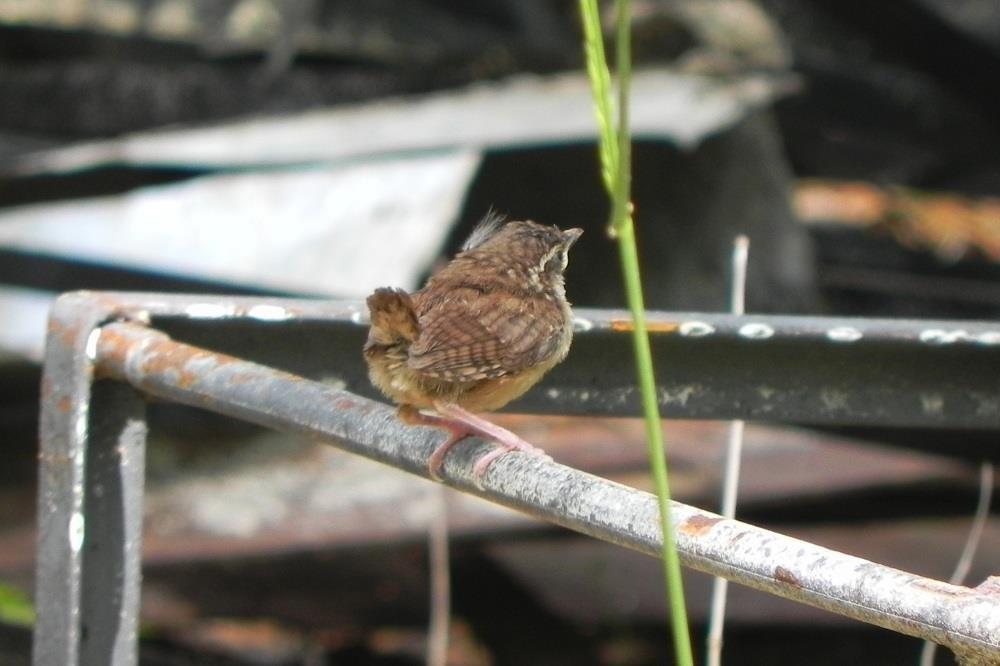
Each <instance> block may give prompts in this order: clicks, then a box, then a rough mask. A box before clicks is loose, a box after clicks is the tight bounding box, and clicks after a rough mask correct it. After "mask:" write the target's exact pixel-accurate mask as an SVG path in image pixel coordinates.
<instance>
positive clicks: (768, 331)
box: [739, 322, 774, 340]
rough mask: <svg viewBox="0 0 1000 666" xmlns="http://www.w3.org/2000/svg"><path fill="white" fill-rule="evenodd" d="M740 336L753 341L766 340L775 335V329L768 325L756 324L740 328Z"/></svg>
mask: <svg viewBox="0 0 1000 666" xmlns="http://www.w3.org/2000/svg"><path fill="white" fill-rule="evenodd" d="M739 334H740V335H741V336H743V337H744V338H749V339H751V340H766V339H767V338H770V337H771V336H773V335H774V329H773V328H771V327H770V326H768V325H767V324H762V323H758V322H754V323H750V324H744V325H743V326H740V330H739Z"/></svg>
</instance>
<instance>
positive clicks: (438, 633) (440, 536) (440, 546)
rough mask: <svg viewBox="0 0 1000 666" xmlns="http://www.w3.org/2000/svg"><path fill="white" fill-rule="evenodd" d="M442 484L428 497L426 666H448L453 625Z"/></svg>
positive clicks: (428, 494) (437, 485)
mask: <svg viewBox="0 0 1000 666" xmlns="http://www.w3.org/2000/svg"><path fill="white" fill-rule="evenodd" d="M446 492H447V491H446V489H445V488H444V486H441V485H440V484H434V488H431V490H430V491H429V492H428V493H427V508H428V511H427V517H428V529H427V558H428V560H429V562H430V592H431V598H430V607H431V611H430V616H431V617H430V622H429V623H428V627H427V666H445V665H446V664H447V662H448V629H449V626H450V624H451V572H450V569H451V565H450V559H451V557H450V553H449V543H448V502H447V501H446V500H447V498H446V497H445V493H446Z"/></svg>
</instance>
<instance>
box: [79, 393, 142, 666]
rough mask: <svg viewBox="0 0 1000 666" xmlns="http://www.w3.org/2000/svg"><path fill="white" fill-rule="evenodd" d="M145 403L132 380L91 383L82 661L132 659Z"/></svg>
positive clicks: (123, 663)
mask: <svg viewBox="0 0 1000 666" xmlns="http://www.w3.org/2000/svg"><path fill="white" fill-rule="evenodd" d="M145 411H146V405H145V401H144V400H143V398H142V396H140V395H139V393H138V392H137V391H136V390H135V389H133V388H132V387H131V386H128V385H126V384H121V383H119V382H112V381H98V382H95V383H94V385H93V388H92V393H91V403H90V412H91V419H90V421H91V425H90V436H89V438H88V442H87V451H86V458H87V461H86V495H85V497H84V512H85V513H84V515H85V524H86V526H87V527H86V537H85V538H84V543H83V576H82V579H81V588H80V591H81V602H80V619H79V622H80V628H81V636H80V663H81V664H83V665H93V666H99V665H106V664H112V665H113V666H133V665H134V664H136V663H138V652H137V649H138V638H139V592H140V587H141V579H142V550H141V544H142V506H143V488H144V485H145V484H144V480H145V451H146V446H145V445H146V420H145Z"/></svg>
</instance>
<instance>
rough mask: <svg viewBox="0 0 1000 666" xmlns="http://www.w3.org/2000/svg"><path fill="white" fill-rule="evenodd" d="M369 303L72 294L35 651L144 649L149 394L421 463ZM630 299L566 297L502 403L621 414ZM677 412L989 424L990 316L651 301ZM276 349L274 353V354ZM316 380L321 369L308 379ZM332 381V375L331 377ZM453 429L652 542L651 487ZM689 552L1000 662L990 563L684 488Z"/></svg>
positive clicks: (111, 654) (474, 485)
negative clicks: (775, 528) (825, 543)
mask: <svg viewBox="0 0 1000 666" xmlns="http://www.w3.org/2000/svg"><path fill="white" fill-rule="evenodd" d="M364 319H365V315H364V308H363V304H362V303H360V302H355V301H351V302H324V301H302V300H280V299H267V300H264V299H254V298H230V297H211V296H176V295H163V294H118V293H88V292H77V293H72V294H67V295H65V296H63V297H61V298H60V299H59V300H58V302H57V303H56V305H55V306H54V308H53V310H52V313H51V318H50V323H49V329H48V338H47V346H46V357H45V368H44V373H43V379H42V410H41V452H40V457H39V460H40V489H39V511H38V521H39V525H38V527H39V529H38V535H39V536H38V554H37V579H36V580H37V582H36V606H37V614H38V619H37V623H36V627H35V644H34V663H35V664H36V666H50V665H51V666H66V665H69V666H77V665H88V666H89V665H98V664H100V665H106V664H112V665H114V666H131V665H133V664H135V663H137V627H138V619H137V616H138V609H139V595H140V587H141V585H140V581H141V561H140V560H141V530H142V498H143V466H144V449H145V442H146V434H147V425H146V418H145V402H144V397H145V396H155V397H157V398H160V399H163V400H168V401H173V402H177V403H183V404H187V405H192V406H197V407H200V408H203V409H208V410H211V411H214V412H218V413H221V414H226V415H229V416H232V417H235V418H238V419H243V420H246V421H250V422H253V423H257V424H260V425H263V426H267V427H270V428H274V429H277V430H281V431H286V432H293V433H301V434H307V435H309V436H310V437H315V438H319V439H322V440H323V441H326V442H328V443H330V444H333V445H334V446H337V447H340V448H343V449H345V450H348V451H351V452H353V453H357V454H359V455H363V456H367V457H369V458H372V459H375V460H378V461H380V462H383V463H386V464H388V465H392V466H394V467H397V468H400V469H403V470H405V471H408V472H411V473H413V474H418V475H421V476H426V475H427V465H426V459H427V456H428V455H429V453H430V452H431V451H432V450H433V448H434V447H435V445H436V444H437V443H438V441H439V440H440V438H441V436H442V435H441V433H439V432H438V431H435V430H434V429H428V428H416V427H408V426H405V425H403V424H402V423H401V422H399V421H398V420H397V419H396V418H395V410H394V409H393V408H391V407H389V406H387V405H384V404H382V403H379V402H376V401H373V400H371V399H369V398H368V397H365V395H362V394H369V395H370V394H371V389H370V387H368V384H367V380H366V379H365V368H364V363H363V361H362V359H361V355H360V353H359V352H358V350H359V349H360V346H361V342H362V340H363V338H364V334H365V327H364V323H365V322H364ZM628 327H629V320H628V317H627V315H625V314H624V313H620V312H613V311H597V310H579V311H577V313H576V328H577V331H578V332H577V337H576V340H575V342H574V347H573V351H572V352H571V354H570V358H569V359H567V361H566V362H565V363H564V364H563V365H561V366H559V368H557V369H556V370H555V371H553V372H552V373H551V374H550V375H549V376H548V377H547V378H546V380H545V382H544V383H543V384H542V385H541V386H540V387H538V388H537V389H535V390H534V391H532V392H531V393H530V394H529V395H528V396H526V397H525V398H524V399H522V400H521V401H520V402H519V403H517V405H516V406H515V407H517V408H520V409H522V410H525V411H532V412H539V413H577V414H584V413H585V414H619V415H621V414H634V413H636V411H637V399H638V397H637V396H636V395H635V392H634V389H633V388H632V372H631V368H630V367H629V364H627V363H623V362H621V359H623V358H630V356H629V355H628V347H627V345H628V344H629V339H628V338H629V336H626V335H621V331H622V330H626V329H628ZM650 329H651V332H652V334H653V349H654V354H655V356H656V359H657V361H658V363H659V365H660V368H661V371H660V375H661V377H663V378H665V383H664V384H663V385H662V386H661V387H660V401H661V403H662V406H663V408H664V412H665V414H666V415H669V416H682V417H691V418H745V419H748V420H753V419H766V420H769V421H793V422H796V423H817V424H825V425H893V426H936V427H956V428H976V429H984V428H985V429H1000V390H998V388H1000V380H998V379H997V378H998V377H1000V325H994V324H989V323H982V322H978V323H977V322H931V321H889V320H870V319H832V318H813V317H774V316H730V315H708V314H685V313H662V312H661V313H656V312H654V313H650ZM278 368H280V369H278ZM320 380H322V381H320ZM331 380H334V381H331ZM489 446H490V444H489V443H487V442H481V441H480V442H477V443H475V444H474V445H471V444H470V445H468V446H463V447H460V448H457V449H455V451H454V454H452V455H449V456H448V458H447V461H446V463H445V465H444V468H443V474H444V477H445V483H447V484H448V485H450V486H453V487H455V488H457V489H459V490H461V491H463V492H467V493H471V494H475V495H478V496H480V497H484V498H486V499H489V500H491V501H493V502H496V503H498V504H502V505H505V506H508V507H512V508H514V509H517V510H519V511H522V512H524V513H527V514H529V515H532V516H535V517H537V518H540V519H543V520H546V521H549V522H552V523H555V524H558V525H562V526H564V527H567V528H570V529H573V530H576V531H578V532H581V533H583V534H587V535H590V536H592V537H595V538H599V539H603V540H606V541H609V542H612V543H615V544H619V545H622V546H625V547H628V548H632V549H635V550H638V551H640V552H643V553H646V554H649V555H652V556H657V555H658V552H659V543H660V540H661V538H662V535H661V534H660V533H659V528H658V520H657V508H656V500H655V498H654V497H653V496H652V495H650V494H648V493H646V492H643V491H639V490H636V489H633V488H629V487H626V486H623V485H620V484H617V483H614V482H611V481H608V480H605V479H602V478H599V477H596V476H592V475H590V474H586V473H584V472H581V471H579V470H576V469H572V468H569V467H566V466H563V465H560V464H558V463H554V462H551V461H545V460H543V459H540V458H536V457H530V456H505V457H503V458H501V459H499V460H498V461H497V462H496V463H495V464H494V465H493V466H491V468H490V471H489V473H488V474H487V475H486V476H485V477H484V478H482V479H480V480H478V482H477V481H476V480H475V479H474V478H473V476H472V471H471V465H472V461H474V460H475V459H476V458H477V457H478V456H479V455H481V454H482V453H483V452H484V451H485V450H486V448H487V447H489ZM672 510H673V512H674V524H675V525H676V526H677V530H678V534H677V542H678V546H679V549H680V554H681V558H682V562H683V563H684V564H685V565H686V566H689V567H691V568H693V569H696V570H699V571H703V572H705V573H709V574H713V575H718V576H723V577H725V578H728V579H729V580H732V581H735V582H738V583H741V584H743V585H747V586H749V587H753V588H756V589H759V590H764V591H767V592H771V593H773V594H777V595H780V596H782V597H786V598H789V599H793V600H796V601H800V602H802V603H806V604H810V605H812V606H816V607H818V608H823V609H826V610H829V611H831V612H834V613H839V614H841V615H844V616H846V617H851V618H855V619H858V620H862V621H864V622H869V623H872V624H875V625H878V626H882V627H886V628H889V629H892V630H895V631H899V632H902V633H905V634H908V635H911V636H916V637H920V638H925V639H928V640H931V641H934V642H936V643H939V644H941V645H944V646H946V647H949V648H950V649H952V650H954V651H955V652H956V653H958V654H959V655H960V656H962V657H963V658H968V659H972V660H975V659H980V660H983V661H982V662H981V663H993V662H994V661H995V660H1000V583H998V582H997V579H996V578H991V579H989V580H988V581H987V582H986V583H984V584H983V585H981V586H980V587H979V588H975V589H973V588H967V587H961V586H955V585H950V584H948V583H944V582H940V581H936V580H933V579H928V578H923V577H920V576H916V575H913V574H909V573H906V572H903V571H899V570H897V569H893V568H890V567H886V566H883V565H880V564H877V563H873V562H869V561H866V560H863V559H860V558H857V557H853V556H849V555H845V554H842V553H838V552H836V551H832V550H829V549H826V548H822V547H819V546H815V545H812V544H810V543H807V542H804V541H801V540H797V539H792V538H789V537H786V536H782V535H781V534H777V533H774V532H769V531H767V530H764V529H761V528H757V527H754V526H751V525H747V524H745V523H741V522H739V521H736V520H726V519H723V518H721V517H720V516H718V515H716V514H713V513H709V512H706V511H702V510H700V509H697V508H694V507H690V506H686V505H683V504H680V503H677V502H675V503H674V504H673V507H672Z"/></svg>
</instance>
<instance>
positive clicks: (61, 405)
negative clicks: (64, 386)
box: [56, 396, 73, 414]
mask: <svg viewBox="0 0 1000 666" xmlns="http://www.w3.org/2000/svg"><path fill="white" fill-rule="evenodd" d="M72 407H73V401H72V400H70V399H69V398H68V397H66V396H63V397H62V398H59V401H58V402H57V403H56V409H58V410H59V411H60V412H62V413H63V414H66V413H68V412H69V410H70V409H72Z"/></svg>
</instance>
